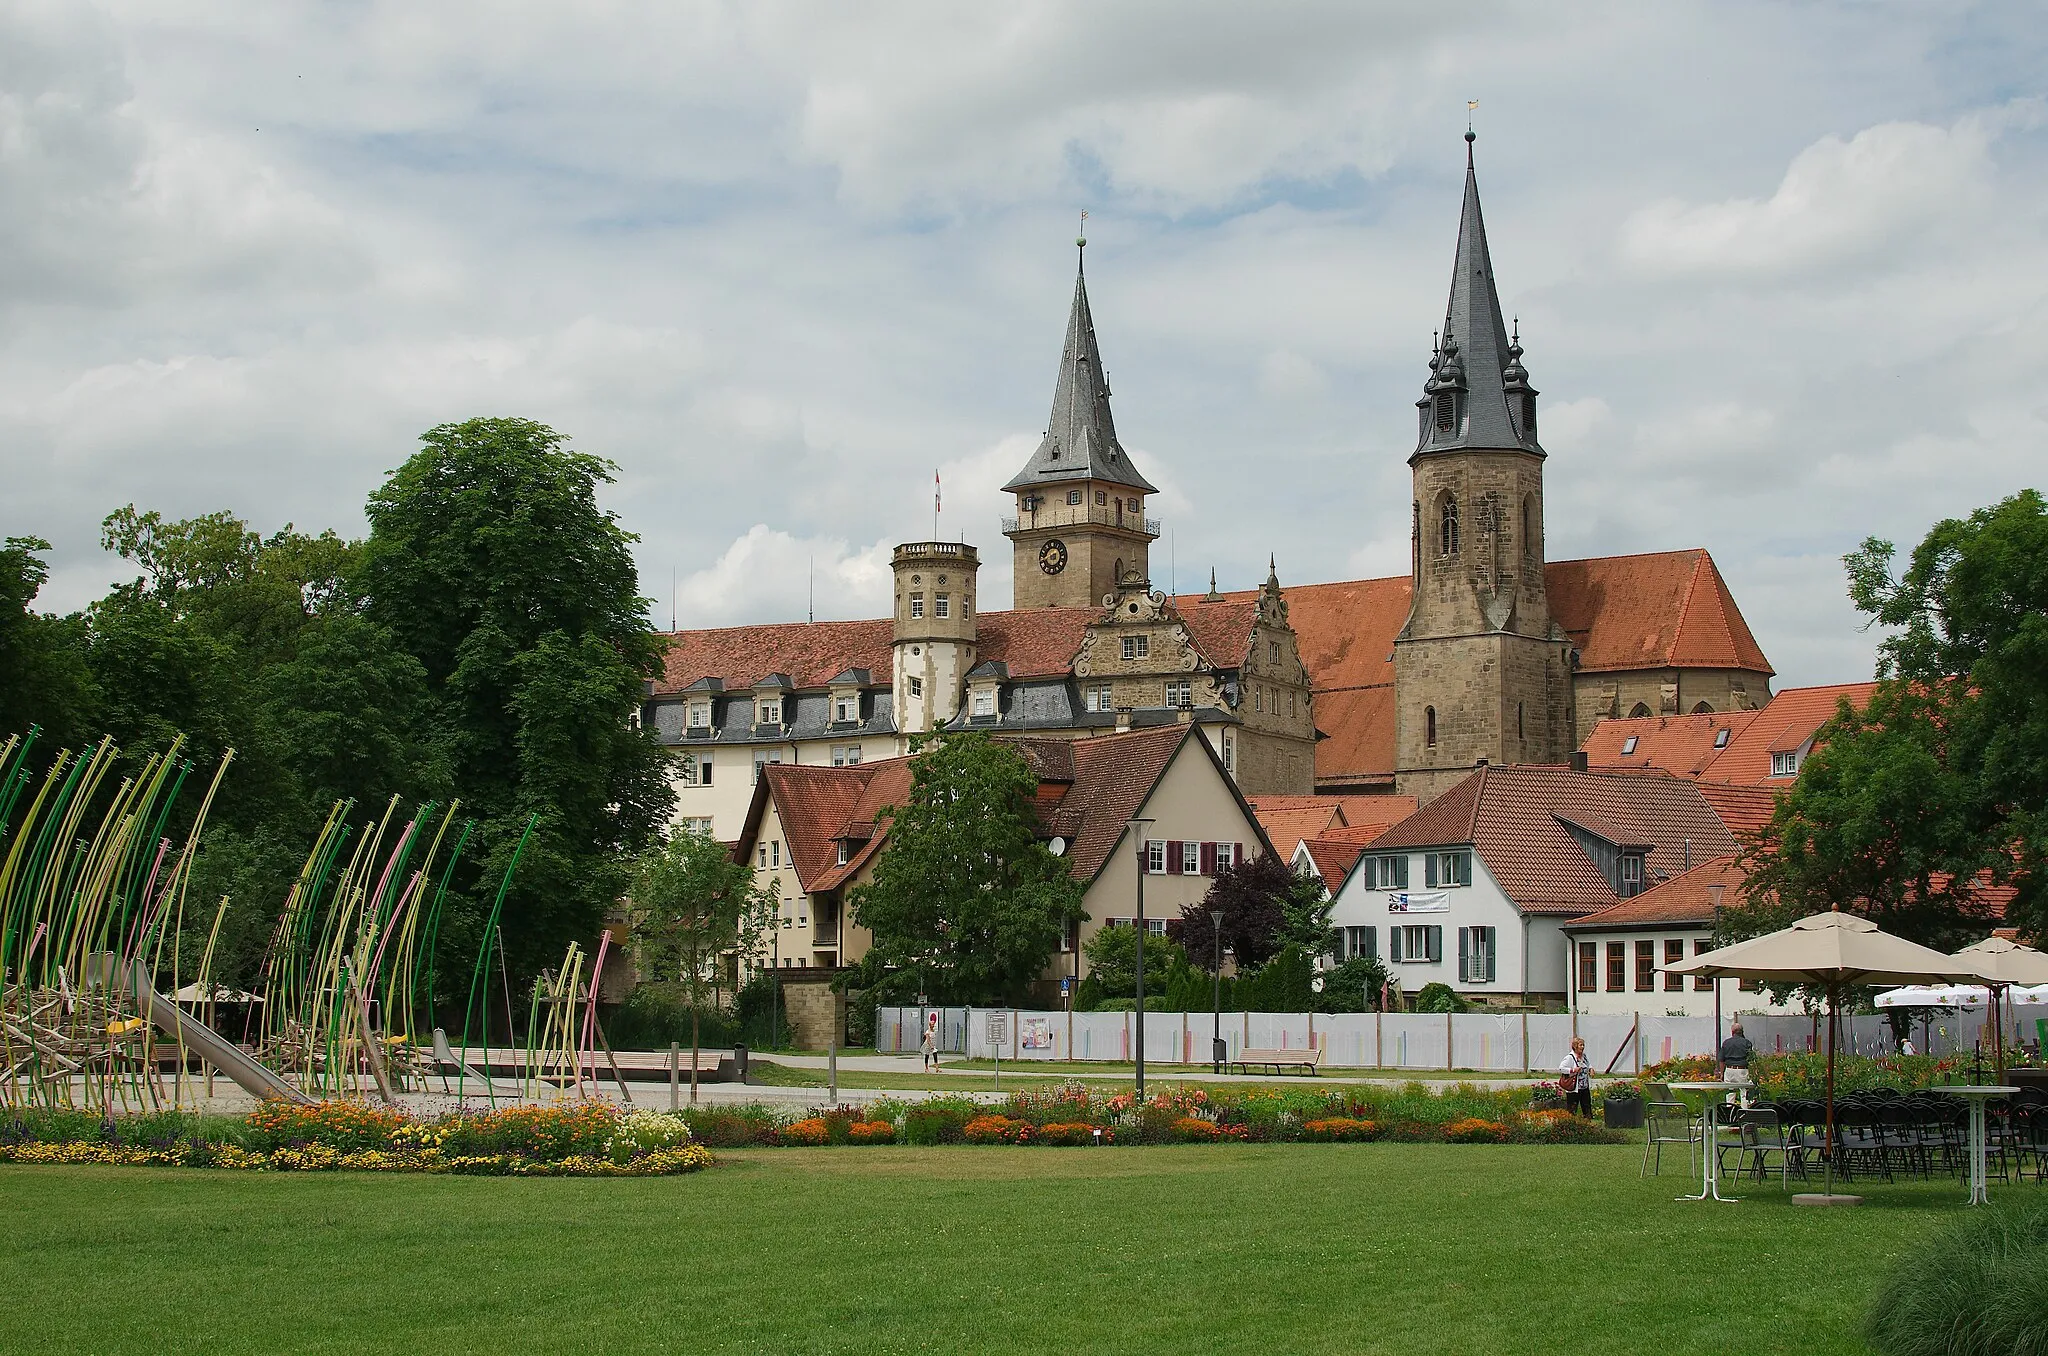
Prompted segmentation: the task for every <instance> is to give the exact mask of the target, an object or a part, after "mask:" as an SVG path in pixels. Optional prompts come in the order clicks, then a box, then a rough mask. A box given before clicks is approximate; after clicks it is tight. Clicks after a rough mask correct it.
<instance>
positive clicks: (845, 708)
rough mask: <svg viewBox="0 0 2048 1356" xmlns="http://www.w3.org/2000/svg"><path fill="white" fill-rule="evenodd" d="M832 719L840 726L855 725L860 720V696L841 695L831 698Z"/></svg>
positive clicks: (856, 694) (851, 694) (853, 693)
mask: <svg viewBox="0 0 2048 1356" xmlns="http://www.w3.org/2000/svg"><path fill="white" fill-rule="evenodd" d="M832 719H833V720H835V721H838V722H840V723H841V724H848V725H851V724H856V723H858V722H859V720H860V694H859V693H856V692H847V693H842V694H840V695H838V696H835V697H834V698H832Z"/></svg>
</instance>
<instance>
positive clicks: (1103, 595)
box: [1003, 238, 1159, 608]
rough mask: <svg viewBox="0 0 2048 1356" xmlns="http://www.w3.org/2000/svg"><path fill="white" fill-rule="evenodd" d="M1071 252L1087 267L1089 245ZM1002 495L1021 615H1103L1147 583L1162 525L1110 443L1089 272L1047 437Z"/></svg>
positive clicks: (1112, 427) (1147, 491) (1077, 286)
mask: <svg viewBox="0 0 2048 1356" xmlns="http://www.w3.org/2000/svg"><path fill="white" fill-rule="evenodd" d="M1074 243H1075V245H1076V247H1077V248H1078V249H1079V250H1080V252H1081V254H1082V257H1083V258H1084V259H1085V257H1086V254H1087V247H1088V241H1087V240H1086V239H1085V238H1083V239H1080V240H1077V241H1075V242H1074ZM1003 491H1004V493H1006V494H1014V495H1015V496H1016V497H1017V500H1016V503H1017V516H1016V517H1014V518H1005V519H1004V520H1003V535H1004V536H1006V537H1008V538H1009V539H1010V542H1011V546H1012V548H1013V550H1014V552H1015V585H1014V587H1015V590H1016V595H1015V596H1016V603H1015V605H1016V606H1017V607H1019V608H1028V607H1101V606H1103V605H1104V603H1105V602H1106V601H1107V600H1108V599H1109V597H1110V596H1111V595H1112V594H1114V593H1116V592H1117V590H1118V589H1119V588H1120V587H1123V586H1125V585H1129V584H1140V585H1142V584H1147V583H1149V582H1150V581H1151V578H1152V571H1151V565H1150V561H1149V560H1148V559H1147V556H1148V552H1149V548H1150V547H1151V544H1152V541H1153V539H1154V538H1156V537H1158V535H1159V524H1158V523H1157V522H1155V521H1153V520H1150V519H1147V518H1146V517H1145V501H1146V497H1147V496H1148V495H1151V494H1153V493H1154V492H1155V491H1154V487H1153V485H1152V482H1151V481H1149V480H1147V479H1145V477H1144V476H1142V475H1140V474H1139V473H1138V468H1137V467H1136V466H1134V465H1132V464H1131V459H1130V457H1129V455H1127V454H1126V453H1125V452H1124V449H1123V445H1122V444H1120V443H1119V442H1117V440H1116V421H1115V420H1114V419H1112V418H1111V417H1110V412H1109V378H1108V376H1107V375H1105V374H1104V372H1103V370H1102V353H1101V350H1100V349H1098V348H1097V347H1096V343H1095V320H1094V318H1093V317H1092V316H1091V315H1090V314H1089V312H1088V278H1087V270H1086V269H1085V267H1080V266H1077V267H1076V271H1075V276H1074V306H1073V310H1072V311H1071V313H1070V314H1069V315H1068V317H1067V340H1066V344H1065V346H1064V347H1063V348H1062V349H1061V350H1060V371H1059V379H1058V381H1057V382H1056V383H1055V384H1054V387H1053V396H1052V417H1051V418H1050V419H1049V420H1048V421H1047V422H1046V426H1045V437H1044V439H1043V440H1042V441H1041V442H1040V443H1039V444H1038V451H1037V452H1035V453H1033V454H1032V457H1031V460H1030V461H1028V462H1026V463H1025V465H1024V469H1023V470H1021V471H1019V472H1018V473H1017V474H1016V475H1015V476H1014V477H1012V478H1011V480H1010V483H1009V484H1007V485H1005V486H1003Z"/></svg>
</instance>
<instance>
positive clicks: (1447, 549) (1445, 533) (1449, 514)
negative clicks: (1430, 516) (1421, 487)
mask: <svg viewBox="0 0 2048 1356" xmlns="http://www.w3.org/2000/svg"><path fill="white" fill-rule="evenodd" d="M1436 553H1437V554H1438V555H1440V556H1454V555H1456V554H1458V496H1457V495H1455V494H1452V493H1450V492H1449V491H1448V490H1446V491H1445V492H1444V497H1443V498H1442V499H1441V500H1440V501H1438V505H1437V511H1436Z"/></svg>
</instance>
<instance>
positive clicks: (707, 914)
mask: <svg viewBox="0 0 2048 1356" xmlns="http://www.w3.org/2000/svg"><path fill="white" fill-rule="evenodd" d="M629 908H630V919H631V926H632V931H633V940H634V943H635V945H636V947H637V949H638V951H639V961H640V964H641V965H642V966H643V967H645V969H646V971H647V972H648V973H649V974H650V975H652V976H653V977H654V978H655V979H656V980H658V981H665V982H668V983H672V984H674V985H675V986H676V987H677V988H678V989H679V990H680V991H681V992H682V994H683V996H684V997H685V998H686V999H688V1001H689V1005H690V1099H691V1100H692V1101H695V1100H696V1097H697V1052H698V1049H699V1048H700V1045H701V1043H702V1028H701V1025H700V1018H699V1015H698V1014H699V1013H700V1012H701V1011H702V1010H703V1008H704V1005H705V1002H706V999H707V997H708V995H709V994H710V992H711V989H712V986H713V985H714V984H715V983H717V982H718V980H719V978H720V974H719V967H720V964H721V959H722V958H723V957H724V956H725V955H726V954H727V953H730V952H742V951H747V950H750V949H752V947H753V946H754V944H755V943H756V942H757V941H758V940H759V939H760V936H761V934H762V932H763V931H764V930H765V929H767V928H768V927H769V925H770V923H771V921H772V915H771V911H772V909H773V908H774V901H773V896H772V895H771V894H770V893H769V892H768V891H767V890H766V889H764V888H763V887H762V886H760V885H759V884H758V883H757V882H756V879H755V876H754V871H753V868H752V867H750V866H748V865H747V864H746V863H745V862H735V861H734V860H732V856H731V854H730V853H729V852H728V851H727V849H726V847H725V845H724V844H722V843H720V842H718V841H717V840H716V839H714V838H713V837H711V835H710V834H708V833H701V832H697V831H695V830H682V831H679V832H677V833H674V834H672V835H671V836H670V837H669V838H668V840H667V841H666V842H664V843H662V844H661V845H660V846H659V847H654V848H650V849H648V850H647V851H645V852H643V853H642V854H641V855H640V860H639V863H638V866H637V869H636V870H635V872H634V877H633V888H632V894H631V896H630V903H629Z"/></svg>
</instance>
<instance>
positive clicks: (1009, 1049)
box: [875, 1006, 2048, 1074]
mask: <svg viewBox="0 0 2048 1356" xmlns="http://www.w3.org/2000/svg"><path fill="white" fill-rule="evenodd" d="M931 1013H937V1014H938V1015H939V1048H940V1049H941V1050H944V1051H948V1052H950V1053H953V1054H965V1055H966V1056H968V1057H969V1058H973V1059H987V1058H990V1057H991V1056H995V1055H1000V1056H1001V1057H1002V1058H1003V1059H1006V1060H1019V1061H1022V1060H1034V1059H1035V1060H1102V1061H1107V1062H1111V1063H1129V1062H1130V1061H1131V1059H1132V1057H1133V1055H1134V1053H1135V1051H1136V1040H1137V1014H1136V1013H1131V1012H1043V1011H1030V1010H1024V1009H1018V1008H880V1009H877V1011H876V1013H875V1049H876V1050H878V1051H880V1052H882V1053H884V1054H895V1053H911V1052H914V1051H916V1050H917V1048H918V1043H919V1041H920V1039H921V1035H922V1032H923V1030H924V1024H925V1022H926V1020H927V1019H928V1015H929V1014H931ZM990 1018H994V1019H995V1022H994V1024H993V1028H992V1027H991V1023H990ZM2042 1020H2048V1006H2042V1007H2021V1008H2018V1009H2016V1010H2015V1012H2014V1014H2013V1020H2012V1021H2011V1022H2009V1023H2008V1027H2007V1032H2006V1037H2007V1042H2008V1044H2010V1043H2013V1042H2014V1041H2016V1040H2018V1039H2025V1040H2027V1041H2034V1040H2037V1039H2039V1038H2040V1034H2039V1033H2040V1030H2041V1028H2040V1027H2038V1026H2037V1022H2038V1021H2042ZM1217 1024H1218V1019H1217V1018H1216V1017H1215V1016H1214V1015H1213V1014H1211V1013H1207V1012H1148V1013H1146V1014H1145V1058H1146V1059H1147V1060H1149V1061H1151V1062H1153V1063H1158V1064H1206V1063H1208V1062H1209V1041H1210V1038H1211V1036H1212V1033H1214V1032H1215V1031H1216V1029H1217ZM1742 1025H1743V1030H1744V1033H1745V1034H1747V1035H1748V1037H1749V1038H1750V1040H1752V1041H1753V1042H1755V1043H1756V1047H1757V1049H1759V1050H1762V1051H1766V1052H1769V1053H1790V1052H1797V1051H1806V1050H1813V1049H1824V1048H1825V1045H1824V1044H1821V1045H1816V1043H1815V1042H1816V1038H1818V1040H1819V1041H1821V1042H1825V1040H1826V1027H1825V1023H1824V1022H1818V1023H1817V1022H1815V1021H1814V1020H1813V1019H1811V1018H1808V1017H1764V1016H1756V1015H1746V1016H1744V1017H1743V1019H1742ZM992 1029H993V1030H994V1031H995V1032H996V1033H997V1035H998V1037H999V1039H1000V1047H998V1046H997V1045H995V1044H992V1043H991V1041H990V1032H991V1030H992ZM1221 1032H1222V1037H1223V1042H1224V1047H1225V1049H1226V1051H1227V1052H1228V1053H1227V1057H1228V1058H1230V1059H1236V1058H1237V1057H1238V1052H1239V1051H1241V1050H1245V1049H1257V1050H1271V1049H1283V1050H1299V1049H1304V1048H1306V1047H1307V1046H1308V1045H1309V1044H1310V1043H1311V1042H1313V1043H1314V1044H1316V1045H1319V1046H1321V1047H1322V1048H1323V1064H1324V1065H1325V1066H1328V1067H1335V1068H1375V1069H1415V1070H1435V1071H1438V1072H1442V1071H1444V1070H1449V1069H1471V1070H1476V1071H1486V1072H1492V1073H1524V1072H1529V1071H1548V1070H1550V1069H1554V1068H1556V1067H1557V1065H1558V1062H1559V1061H1560V1060H1562V1059H1563V1058H1564V1056H1565V1052H1566V1051H1567V1050H1568V1049H1570V1047H1571V1041H1572V1037H1574V1036H1580V1037H1583V1038H1584V1039H1585V1042H1586V1055H1587V1058H1589V1059H1591V1060H1592V1061H1593V1067H1594V1068H1595V1069H1597V1070H1602V1071H1611V1072H1613V1073H1617V1074H1633V1073H1636V1072H1637V1071H1639V1070H1640V1069H1642V1068H1643V1067H1644V1066H1645V1065H1649V1064H1656V1063H1659V1062H1661V1061H1663V1060H1667V1059H1672V1058H1675V1057H1677V1056H1680V1055H1705V1054H1711V1053H1713V1048H1714V1021H1713V1018H1711V1017H1656V1016H1652V1015H1650V1014H1648V1013H1641V1014H1636V1015H1634V1016H1631V1015H1629V1014H1625V1013H1601V1014H1590V1013H1589V1014H1585V1015H1578V1016H1573V1015H1566V1014H1533V1013H1532V1014H1522V1013H1509V1014H1497V1013H1483V1012H1461V1013H1440V1014H1432V1013H1392V1012H1390V1013H1385V1014H1381V1013H1376V1012H1361V1013H1339V1014H1335V1015H1332V1014H1328V1013H1312V1012H1226V1013H1224V1014H1222V1018H1221ZM1988 1037H1989V1032H1988V1030H1987V1029H1986V1026H1985V1019H1984V1017H1983V1015H1982V1014H1981V1013H1964V1014H1960V1015H1954V1016H1947V1017H1935V1018H1930V1019H1928V1020H1927V1021H1926V1022H1925V1023H1924V1024H1923V1022H1921V1021H1920V1020H1917V1019H1916V1020H1915V1022H1914V1023H1913V1042H1914V1044H1915V1045H1916V1046H1917V1047H1918V1048H1919V1049H1920V1051H1921V1052H1922V1053H1924V1054H1948V1053H1952V1052H1957V1051H1960V1052H1962V1053H1964V1054H1966V1055H1967V1054H1969V1053H1971V1052H1972V1051H1973V1050H1974V1049H1975V1048H1976V1047H1977V1043H1978V1042H1979V1041H1980V1040H1988ZM1841 1048H1842V1049H1843V1050H1845V1051H1848V1050H1853V1051H1855V1052H1856V1053H1858V1054H1864V1055H1879V1054H1887V1053H1891V1052H1892V1051H1894V1050H1895V1049H1896V1045H1895V1043H1894V1041H1893V1039H1892V1030H1891V1026H1890V1024H1889V1023H1888V1022H1887V1021H1886V1020H1885V1019H1884V1018H1882V1017H1874V1016H1865V1017H1854V1018H1845V1019H1844V1020H1843V1024H1842V1045H1841Z"/></svg>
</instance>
